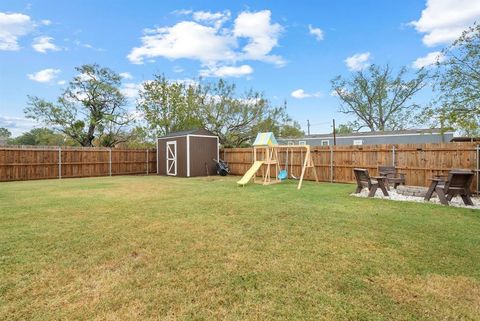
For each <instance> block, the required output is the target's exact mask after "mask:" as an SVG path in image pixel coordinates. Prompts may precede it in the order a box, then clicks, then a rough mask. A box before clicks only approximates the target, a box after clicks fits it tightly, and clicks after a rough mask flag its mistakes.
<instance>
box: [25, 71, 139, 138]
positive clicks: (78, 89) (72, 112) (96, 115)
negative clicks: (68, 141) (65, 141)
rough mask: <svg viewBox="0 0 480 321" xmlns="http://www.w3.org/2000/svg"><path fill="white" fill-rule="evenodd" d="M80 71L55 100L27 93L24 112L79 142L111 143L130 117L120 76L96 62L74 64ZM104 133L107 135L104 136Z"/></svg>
mask: <svg viewBox="0 0 480 321" xmlns="http://www.w3.org/2000/svg"><path fill="white" fill-rule="evenodd" d="M75 69H76V70H77V72H78V73H79V74H78V75H77V76H76V77H74V78H73V80H72V81H71V82H70V83H69V86H68V87H67V89H65V91H64V92H63V93H62V94H61V95H60V97H59V98H58V99H57V101H56V103H52V102H48V101H46V100H44V99H41V98H38V97H32V96H29V97H28V98H29V103H28V107H27V108H25V114H26V116H27V117H28V118H32V119H35V120H37V121H38V122H40V123H43V124H45V125H48V126H53V127H54V129H56V130H58V131H60V132H62V133H64V134H65V135H67V136H68V137H70V138H72V139H73V140H74V141H76V142H78V143H79V144H80V145H82V146H93V143H94V140H95V139H97V140H98V141H99V142H102V141H107V142H108V145H107V146H112V145H113V144H114V143H116V141H114V142H112V139H113V140H115V139H117V137H121V136H119V135H116V133H118V132H119V131H121V130H122V128H125V127H127V126H128V125H129V124H130V123H131V121H132V119H131V118H130V117H129V114H128V112H127V110H126V108H125V105H126V98H125V97H124V95H123V94H122V93H121V92H120V85H121V77H120V76H119V75H118V74H116V73H115V72H113V71H112V70H110V69H108V68H102V67H100V66H99V65H97V64H92V65H82V66H80V67H77V68H75ZM104 136H107V137H109V139H103V137H104Z"/></svg>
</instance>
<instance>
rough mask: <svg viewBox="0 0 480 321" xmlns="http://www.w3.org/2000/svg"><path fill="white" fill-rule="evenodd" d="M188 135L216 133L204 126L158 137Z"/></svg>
mask: <svg viewBox="0 0 480 321" xmlns="http://www.w3.org/2000/svg"><path fill="white" fill-rule="evenodd" d="M187 135H206V136H216V135H215V134H214V133H212V132H211V131H209V130H206V129H203V128H197V129H190V130H182V131H178V132H172V133H170V134H167V135H165V136H161V137H158V138H166V137H177V136H187Z"/></svg>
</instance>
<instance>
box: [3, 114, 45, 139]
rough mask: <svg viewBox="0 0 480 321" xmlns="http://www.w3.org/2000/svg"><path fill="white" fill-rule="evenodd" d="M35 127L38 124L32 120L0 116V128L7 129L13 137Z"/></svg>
mask: <svg viewBox="0 0 480 321" xmlns="http://www.w3.org/2000/svg"><path fill="white" fill-rule="evenodd" d="M37 125H38V123H37V122H35V121H34V120H32V119H28V118H23V117H15V116H4V115H0V127H3V128H6V129H8V130H9V131H10V132H11V133H12V136H14V137H15V136H18V135H20V134H22V133H23V132H26V131H29V130H30V129H32V128H34V127H35V126H37Z"/></svg>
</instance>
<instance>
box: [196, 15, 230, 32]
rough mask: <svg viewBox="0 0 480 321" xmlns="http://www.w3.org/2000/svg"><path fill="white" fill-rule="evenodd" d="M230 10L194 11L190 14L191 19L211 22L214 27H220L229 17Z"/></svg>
mask: <svg viewBox="0 0 480 321" xmlns="http://www.w3.org/2000/svg"><path fill="white" fill-rule="evenodd" d="M230 15H231V13H230V11H228V10H225V11H223V12H210V11H195V12H193V14H192V17H193V20H195V21H198V22H206V23H211V24H213V25H214V26H215V28H217V29H218V28H220V27H221V26H222V24H223V23H224V22H226V21H228V20H229V19H230Z"/></svg>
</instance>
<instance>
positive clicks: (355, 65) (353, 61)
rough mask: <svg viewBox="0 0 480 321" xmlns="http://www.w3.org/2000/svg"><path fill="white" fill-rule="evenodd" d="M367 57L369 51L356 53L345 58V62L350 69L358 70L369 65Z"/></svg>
mask: <svg viewBox="0 0 480 321" xmlns="http://www.w3.org/2000/svg"><path fill="white" fill-rule="evenodd" d="M369 59H370V53H369V52H363V53H358V54H354V55H353V56H350V57H348V58H347V59H345V64H346V65H347V67H348V69H349V70H350V71H360V70H362V69H365V68H367V67H368V66H370V62H369Z"/></svg>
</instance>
